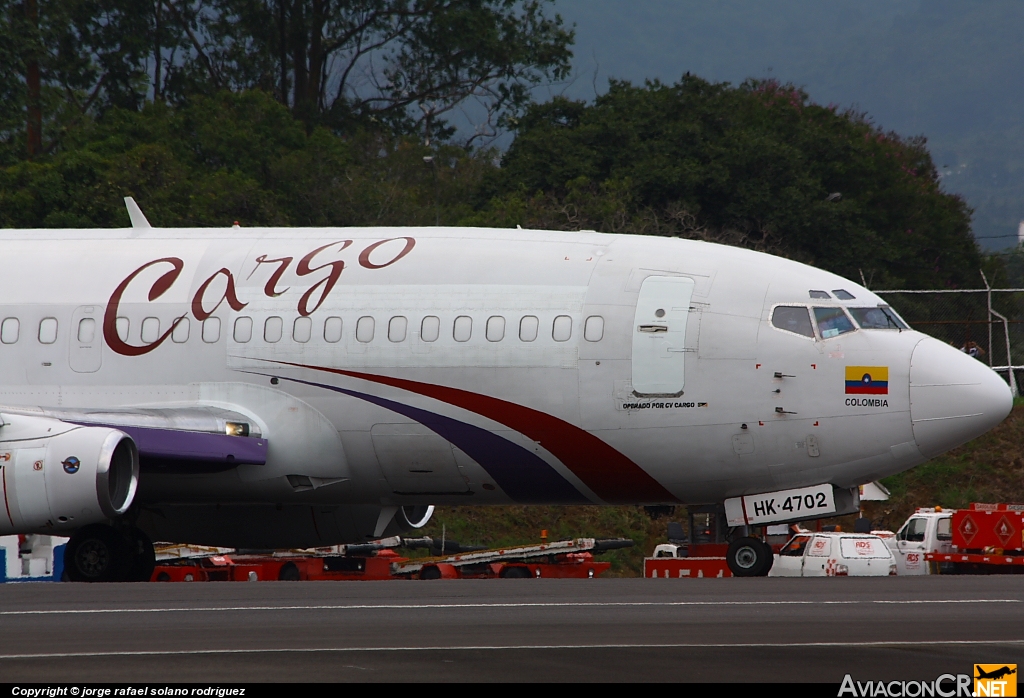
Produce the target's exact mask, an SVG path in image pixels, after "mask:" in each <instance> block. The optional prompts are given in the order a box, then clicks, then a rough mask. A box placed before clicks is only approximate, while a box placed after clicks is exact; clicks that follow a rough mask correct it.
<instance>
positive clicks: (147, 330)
mask: <svg viewBox="0 0 1024 698" xmlns="http://www.w3.org/2000/svg"><path fill="white" fill-rule="evenodd" d="M158 339H160V318H155V317H148V318H146V319H145V320H143V321H142V341H143V342H144V343H145V344H152V343H153V342H155V341H156V340H158Z"/></svg>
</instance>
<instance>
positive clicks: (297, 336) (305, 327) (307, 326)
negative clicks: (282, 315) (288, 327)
mask: <svg viewBox="0 0 1024 698" xmlns="http://www.w3.org/2000/svg"><path fill="white" fill-rule="evenodd" d="M312 335H313V321H312V320H310V319H309V318H308V317H297V318H295V322H294V323H292V339H294V340H295V341H296V342H298V343H299V344H305V343H306V342H308V341H309V338H310V337H311V336H312Z"/></svg>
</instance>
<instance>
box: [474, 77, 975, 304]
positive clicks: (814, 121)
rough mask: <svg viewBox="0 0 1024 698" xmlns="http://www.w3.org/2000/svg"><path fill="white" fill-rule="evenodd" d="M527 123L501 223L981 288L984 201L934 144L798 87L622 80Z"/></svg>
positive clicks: (507, 171)
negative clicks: (959, 185) (943, 162)
mask: <svg viewBox="0 0 1024 698" xmlns="http://www.w3.org/2000/svg"><path fill="white" fill-rule="evenodd" d="M518 127H519V128H518V134H517V137H516V140H515V142H514V143H513V144H512V146H511V148H510V149H509V151H508V152H507V154H506V155H505V157H504V160H503V163H502V168H501V171H500V172H497V173H495V174H494V175H493V176H492V177H490V178H489V181H488V187H489V188H488V189H487V193H488V195H489V197H488V198H490V200H489V201H488V203H487V204H486V210H487V211H488V212H489V214H490V215H491V216H492V218H493V219H494V220H495V221H501V220H502V219H503V218H504V219H505V220H506V222H508V223H511V222H513V220H514V219H517V220H515V222H522V223H524V224H525V223H527V222H529V223H530V224H533V225H536V226H538V227H554V228H565V227H584V228H594V229H597V230H608V231H619V232H644V233H653V234H669V235H684V236H688V237H701V238H705V239H712V240H719V241H723V242H728V243H731V244H739V245H745V246H750V247H754V248H757V249H764V250H767V251H771V252H776V253H781V254H784V255H787V256H790V257H793V258H796V259H799V260H802V261H806V262H809V263H811V264H814V265H817V266H820V267H823V268H826V269H830V270H832V271H836V272H838V273H840V274H843V275H845V276H848V277H851V278H859V274H860V272H861V270H863V272H864V274H865V275H867V276H870V277H872V279H873V285H875V286H877V287H885V286H889V287H892V285H893V284H911V285H915V286H918V287H929V286H930V287H935V286H939V287H945V286H958V285H963V284H965V283H966V284H969V285H977V282H978V279H977V276H978V273H977V270H978V268H979V267H980V265H981V259H980V255H979V253H978V251H977V248H976V245H975V243H974V240H973V239H972V237H971V235H970V213H971V212H970V210H969V208H968V207H967V205H966V204H965V203H964V201H963V200H962V199H960V198H959V197H956V196H951V195H948V194H945V193H943V192H942V190H941V188H940V183H939V177H938V174H937V172H936V168H935V166H934V164H933V163H932V160H931V158H930V156H929V154H928V151H927V149H926V147H925V142H924V140H923V139H920V138H916V139H903V138H900V137H899V136H898V135H897V134H894V133H884V132H882V131H881V130H879V129H877V128H876V127H874V126H872V124H871V123H870V122H869V121H868V120H867V119H865V118H863V117H862V116H861V115H859V114H856V113H853V112H839V111H837V110H836V109H835V108H827V107H822V106H819V105H816V104H813V103H812V102H810V100H809V99H808V96H807V95H806V94H804V93H803V92H802V91H800V90H797V89H795V88H793V87H792V86H784V85H779V84H778V83H776V82H771V81H768V82H754V81H750V82H747V83H744V84H743V85H741V86H739V87H731V86H729V85H727V84H711V83H708V82H706V81H704V80H701V79H700V78H696V77H693V76H689V75H687V76H685V77H684V78H683V79H682V80H681V81H680V82H678V83H677V84H675V85H663V84H661V83H658V82H652V83H648V84H646V85H645V86H635V85H631V84H629V83H621V82H612V84H611V87H610V89H609V91H608V92H607V93H606V94H604V95H602V96H600V97H598V98H597V100H596V101H595V102H594V103H593V104H590V105H588V104H585V103H582V102H573V101H568V100H564V99H556V100H553V101H551V102H549V103H547V104H542V105H537V106H535V107H533V108H532V109H531V110H530V111H529V112H528V113H527V114H526V115H525V116H524V117H523V119H522V120H521V121H520V122H519V124H518ZM523 218H525V219H527V220H521V219H523Z"/></svg>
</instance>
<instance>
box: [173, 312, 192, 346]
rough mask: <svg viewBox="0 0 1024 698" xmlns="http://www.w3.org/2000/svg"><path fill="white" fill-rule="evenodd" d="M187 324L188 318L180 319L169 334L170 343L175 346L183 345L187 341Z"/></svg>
mask: <svg viewBox="0 0 1024 698" xmlns="http://www.w3.org/2000/svg"><path fill="white" fill-rule="evenodd" d="M188 332H189V322H188V318H187V317H186V318H181V319H180V320H179V321H178V324H177V325H175V326H174V331H173V332H171V341H172V342H175V343H177V344H184V343H185V342H187V341H188Z"/></svg>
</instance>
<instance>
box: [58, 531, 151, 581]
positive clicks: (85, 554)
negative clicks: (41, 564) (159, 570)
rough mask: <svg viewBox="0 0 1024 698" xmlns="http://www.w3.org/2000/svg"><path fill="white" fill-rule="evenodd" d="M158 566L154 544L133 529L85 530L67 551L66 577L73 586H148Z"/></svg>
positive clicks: (72, 537) (69, 543) (65, 552)
mask: <svg viewBox="0 0 1024 698" xmlns="http://www.w3.org/2000/svg"><path fill="white" fill-rule="evenodd" d="M155 566H156V553H155V552H154V551H153V543H152V541H150V540H149V536H147V535H146V534H145V533H143V532H142V531H140V530H139V529H137V528H135V527H134V526H129V527H125V528H115V527H114V526H107V525H106V524H93V525H91V526H85V527H83V528H80V529H78V530H77V531H75V533H74V534H73V535H72V536H71V540H69V541H68V544H67V547H66V548H65V549H64V573H65V574H66V575H67V579H68V581H72V582H148V581H149V579H150V577H152V576H153V568H154V567H155Z"/></svg>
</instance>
